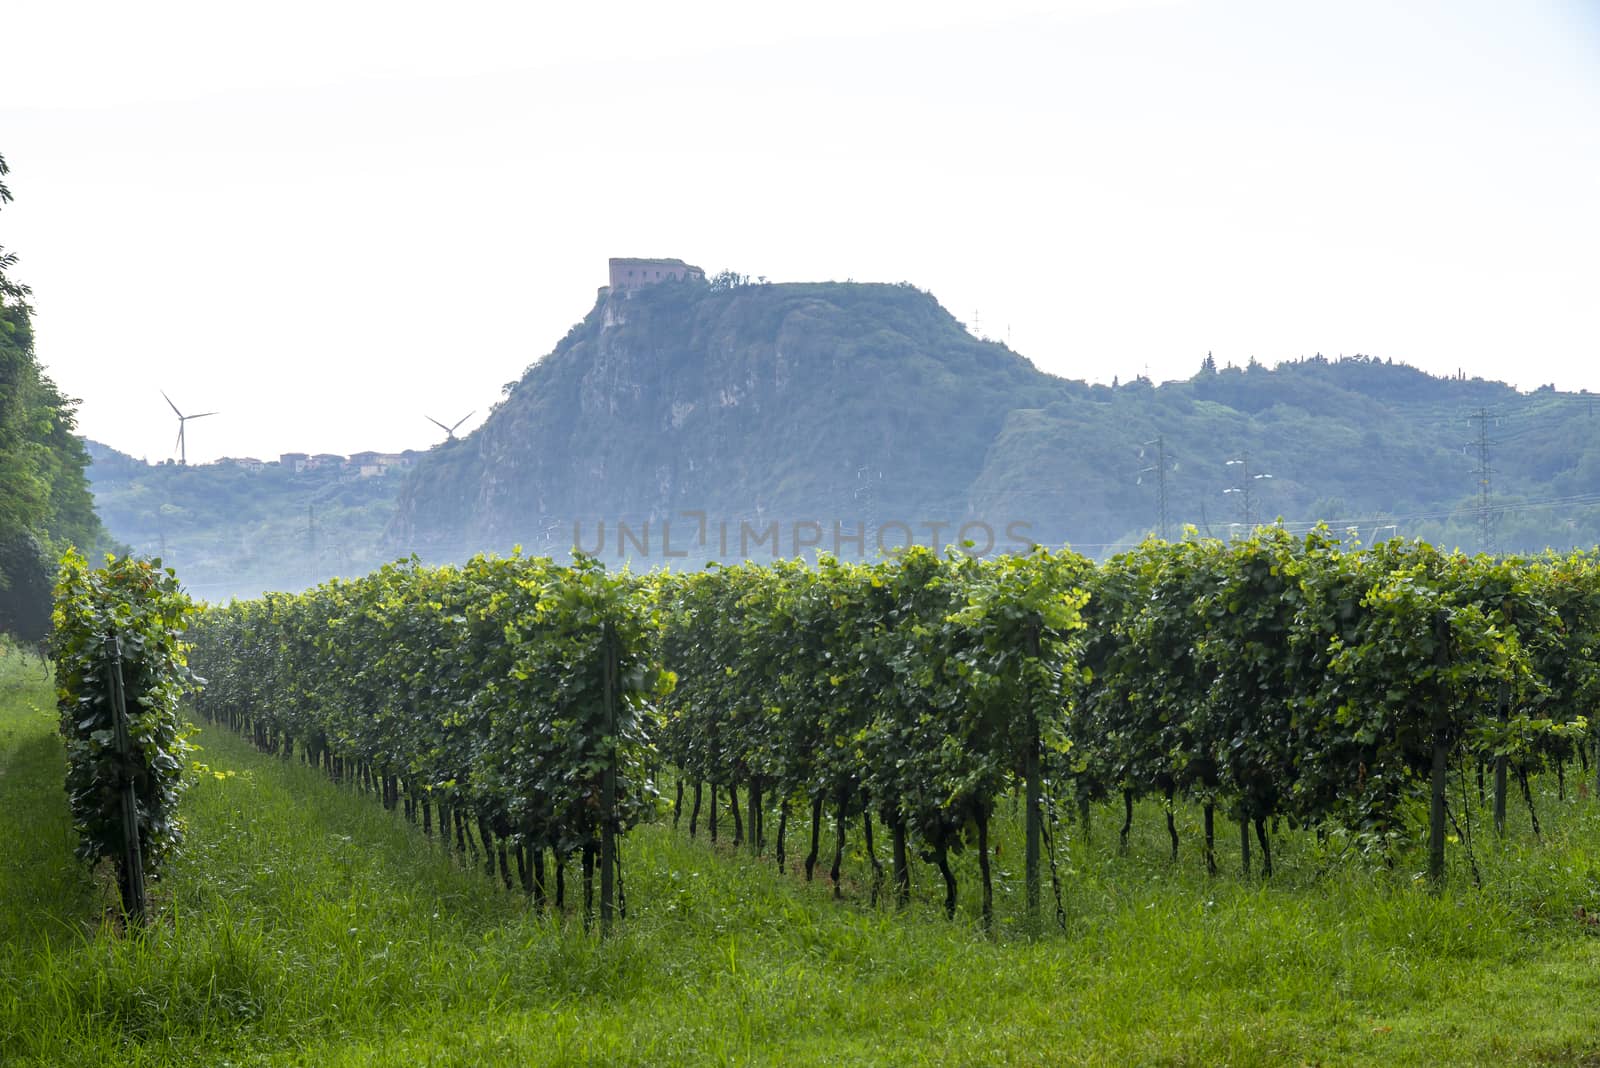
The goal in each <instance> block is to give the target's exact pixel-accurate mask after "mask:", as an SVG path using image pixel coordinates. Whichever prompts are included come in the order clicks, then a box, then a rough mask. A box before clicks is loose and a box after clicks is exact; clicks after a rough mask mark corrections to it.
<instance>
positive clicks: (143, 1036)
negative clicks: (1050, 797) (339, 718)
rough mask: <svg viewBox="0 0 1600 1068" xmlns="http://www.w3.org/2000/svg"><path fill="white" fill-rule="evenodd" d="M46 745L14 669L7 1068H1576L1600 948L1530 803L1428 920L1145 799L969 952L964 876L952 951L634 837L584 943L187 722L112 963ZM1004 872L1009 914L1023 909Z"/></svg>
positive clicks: (1582, 808) (1347, 867)
mask: <svg viewBox="0 0 1600 1068" xmlns="http://www.w3.org/2000/svg"><path fill="white" fill-rule="evenodd" d="M53 728H54V722H53V713H52V710H51V695H50V692H49V689H48V683H47V680H46V679H45V676H44V674H43V671H42V669H41V667H40V665H39V664H38V662H37V661H29V662H26V663H24V662H21V660H20V658H19V657H17V656H16V655H15V654H9V655H0V1064H3V1065H5V1066H6V1068H12V1066H20V1065H78V1064H82V1065H107V1064H130V1065H166V1064H171V1065H202V1064H203V1065H257V1064H285V1065H318V1066H322V1065H367V1064H396V1065H477V1064H500V1063H504V1064H538V1065H540V1066H549V1065H560V1064H577V1063H589V1062H600V1063H607V1064H641V1065H643V1064H648V1065H660V1064H696V1065H700V1064H719V1063H739V1064H745V1063H782V1064H884V1065H904V1064H919V1063H937V1064H975V1065H976V1064H983V1065H989V1064H1018V1065H1023V1064H1115V1065H1124V1064H1172V1065H1182V1064H1194V1065H1217V1064H1384V1065H1389V1064H1495V1065H1501V1064H1508V1063H1529V1064H1600V1008H1597V1006H1600V937H1597V936H1596V933H1595V932H1596V928H1594V927H1591V926H1590V925H1588V924H1586V923H1584V922H1581V921H1580V920H1579V919H1577V918H1576V917H1575V912H1576V910H1577V909H1579V908H1580V907H1581V908H1585V909H1589V910H1593V911H1600V863H1597V861H1596V858H1597V857H1600V807H1597V806H1596V805H1595V803H1594V802H1593V801H1591V800H1587V799H1584V800H1577V799H1574V800H1571V801H1569V802H1566V803H1561V802H1558V801H1556V800H1555V798H1554V796H1553V795H1552V796H1549V797H1544V798H1542V811H1541V816H1542V818H1543V820H1544V822H1545V824H1546V835H1545V842H1544V844H1543V845H1536V844H1534V843H1532V842H1531V841H1530V840H1525V839H1524V838H1523V837H1520V835H1521V834H1522V833H1523V832H1525V828H1526V823H1527V820H1526V812H1525V810H1523V809H1521V808H1520V806H1519V807H1518V808H1516V809H1515V810H1514V820H1513V822H1514V823H1516V824H1517V827H1516V831H1517V832H1518V836H1514V837H1513V840H1512V841H1511V842H1510V843H1509V844H1508V845H1507V846H1505V847H1503V848H1501V847H1491V846H1490V845H1489V844H1488V842H1487V841H1486V840H1480V841H1479V843H1478V853H1479V862H1480V864H1481V866H1482V868H1483V874H1484V881H1485V886H1484V889H1482V890H1474V889H1472V888H1471V885H1470V880H1469V879H1468V877H1467V873H1466V872H1465V871H1464V870H1453V871H1452V876H1451V885H1450V888H1449V889H1448V890H1446V891H1445V892H1444V893H1442V894H1440V895H1437V896H1434V895H1430V894H1428V893H1427V892H1425V891H1424V889H1423V888H1422V886H1421V885H1420V884H1419V883H1418V881H1417V880H1416V878H1415V875H1416V871H1415V869H1416V868H1418V867H1419V866H1420V858H1406V859H1407V861H1408V862H1410V863H1409V864H1408V863H1402V864H1401V865H1399V866H1398V867H1397V868H1396V869H1395V870H1393V871H1388V870H1378V871H1373V870H1370V869H1369V868H1368V867H1366V866H1364V865H1363V864H1361V863H1360V862H1359V861H1358V860H1357V859H1355V858H1351V857H1330V856H1325V855H1322V854H1320V853H1318V852H1317V850H1316V847H1315V844H1314V842H1313V841H1312V840H1311V839H1310V837H1309V836H1302V835H1298V834H1289V833H1285V834H1284V835H1283V836H1282V839H1281V841H1280V842H1279V843H1277V845H1278V853H1279V856H1278V857H1277V860H1278V863H1279V874H1278V875H1276V876H1275V877H1274V878H1273V879H1272V880H1271V882H1270V883H1268V884H1265V885H1263V884H1262V883H1261V882H1260V881H1259V880H1255V881H1245V880H1242V879H1240V878H1239V877H1237V876H1236V875H1232V874H1225V875H1223V876H1220V877H1217V878H1215V879H1212V878H1208V877H1207V876H1206V875H1205V874H1204V873H1203V871H1202V870H1201V868H1200V864H1199V862H1198V857H1197V855H1196V852H1195V848H1194V843H1195V841H1196V835H1195V827H1194V824H1195V823H1196V822H1197V819H1196V815H1195V814H1194V813H1191V812H1187V811H1185V812H1184V813H1182V814H1181V816H1182V819H1181V824H1180V829H1181V830H1182V831H1183V834H1184V856H1183V858H1182V859H1181V860H1180V863H1179V864H1178V866H1177V867H1176V868H1173V867H1172V866H1170V865H1169V864H1168V863H1167V862H1166V860H1165V850H1166V835H1165V828H1164V827H1163V826H1162V825H1161V820H1160V816H1159V814H1158V811H1157V810H1156V809H1155V808H1153V807H1150V808H1148V809H1146V808H1141V810H1140V811H1139V814H1138V824H1137V827H1136V833H1135V838H1134V842H1133V846H1132V848H1131V849H1130V851H1129V853H1128V855H1126V856H1118V855H1117V852H1116V849H1115V834H1114V825H1113V823H1114V821H1113V819H1112V816H1111V813H1110V812H1109V811H1106V812H1102V813H1099V814H1098V815H1097V819H1098V821H1099V822H1098V824H1097V826H1096V828H1095V830H1096V832H1097V835H1096V837H1095V839H1094V841H1093V842H1092V843H1091V844H1087V845H1086V844H1085V843H1084V842H1083V841H1081V840H1077V839H1075V840H1073V841H1072V842H1070V843H1068V844H1067V845H1066V847H1065V848H1066V851H1067V856H1066V858H1065V865H1066V868H1067V870H1066V872H1065V873H1064V874H1065V882H1064V885H1065V906H1066V911H1067V914H1068V916H1069V924H1068V930H1067V931H1066V932H1065V933H1063V932H1060V931H1052V933H1050V934H1049V935H1046V936H1043V937H1041V938H1038V939H1036V940H1034V939H1029V938H1027V937H1025V936H1024V935H1023V933H1022V932H1020V931H1018V930H1016V929H1015V928H1013V927H1010V926H1008V925H1006V924H1005V923H1002V926H1001V929H1000V931H999V932H998V934H997V936H996V937H995V938H994V939H992V940H991V939H989V938H987V937H985V936H984V935H983V934H982V933H981V932H980V931H979V930H978V929H977V927H976V925H975V923H974V920H973V916H974V913H975V910H976V891H977V885H976V878H975V874H974V872H973V871H972V870H971V869H970V867H968V868H963V869H962V870H961V871H960V875H961V876H962V882H963V887H962V890H963V897H962V916H961V918H959V919H958V920H957V921H956V922H955V923H950V922H947V921H946V920H945V919H944V918H943V916H942V914H941V913H940V911H939V908H938V903H937V891H938V888H937V887H936V886H935V885H934V884H935V883H936V882H937V879H936V877H935V876H934V875H933V873H932V869H930V868H926V867H920V868H918V869H917V870H916V871H915V873H914V877H915V879H916V884H917V885H916V890H917V893H916V901H915V902H914V904H913V905H912V907H911V908H910V909H909V910H908V912H907V913H905V914H903V915H902V914H896V913H894V912H893V911H892V910H890V909H887V908H884V909H877V908H871V907H869V906H868V905H867V904H866V902H865V899H864V893H863V892H862V891H861V889H860V888H861V887H862V885H863V884H864V880H865V861H864V859H863V858H861V857H859V856H854V857H852V858H851V860H850V871H849V873H848V874H849V876H850V880H849V881H848V883H847V887H846V890H847V893H846V900H845V901H844V902H842V903H838V902H834V901H832V900H831V899H830V891H829V888H828V886H827V885H826V884H825V883H818V884H816V885H811V886H808V885H806V884H805V883H804V882H803V881H802V880H800V879H798V878H796V877H792V876H788V877H786V876H779V875H778V874H777V873H776V871H775V869H774V868H773V867H772V865H771V864H770V863H766V862H757V861H754V860H752V859H749V858H747V857H744V856H734V855H731V854H730V853H729V852H728V851H727V849H726V846H725V844H724V847H723V848H722V849H721V850H720V851H715V852H714V851H713V850H712V849H710V848H709V846H708V845H707V843H705V841H704V840H703V836H702V840H700V841H697V842H693V843H691V842H688V841H686V840H685V838H684V836H683V835H681V834H674V833H673V832H672V831H671V830H670V828H668V827H650V828H645V829H643V830H642V831H639V832H637V833H635V834H634V835H632V836H630V838H629V840H628V852H627V854H626V859H627V864H628V867H627V873H628V899H629V905H630V913H629V917H628V920H627V922H626V925H625V927H624V930H623V933H622V934H621V935H620V936H619V937H617V938H615V939H613V940H611V941H610V942H608V943H607V944H604V945H602V944H600V943H599V942H598V941H597V940H595V939H593V938H591V937H588V936H586V935H585V934H584V933H583V931H582V928H581V925H579V924H578V923H577V922H576V921H575V920H574V919H573V918H571V917H568V918H567V919H566V920H560V919H551V918H547V917H540V916H536V915H533V914H531V913H530V911H529V910H528V908H527V906H526V905H525V903H524V901H523V898H522V896H521V895H520V894H518V893H507V892H505V891H504V890H503V889H500V888H499V886H498V884H496V883H492V882H491V881H490V880H488V879H486V878H484V877H483V876H482V875H481V874H480V873H478V872H476V871H464V870H461V869H460V868H459V867H458V866H456V865H454V864H452V863H451V862H450V861H448V860H446V859H445V858H444V857H442V856H441V854H440V852H439V851H438V849H437V847H436V846H432V845H430V843H429V842H427V841H426V840H425V839H424V838H423V837H422V836H421V835H420V834H419V833H417V832H415V831H414V830H412V829H411V828H409V827H408V826H406V825H405V824H404V823H403V821H401V820H400V819H399V818H398V817H395V816H391V815H390V814H388V813H385V812H383V811H382V809H381V808H380V807H379V806H378V805H377V804H376V803H375V802H374V801H372V800H370V799H368V798H364V797H359V796H354V795H352V794H350V793H349V792H347V791H345V790H342V789H340V788H337V787H334V786H332V785H330V784H328V783H327V782H325V781H323V780H322V779H320V778H319V777H317V776H316V775H315V774H313V773H312V772H310V771H309V770H307V769H305V768H303V767H300V766H298V765H293V764H285V763H283V762H281V761H277V760H274V759H271V758H267V757H263V756H260V755H258V754H256V753H255V752H254V751H253V750H250V749H249V748H248V747H246V746H245V745H244V744H242V743H241V742H240V741H238V740H237V739H235V738H233V737H231V736H228V735H227V734H226V733H224V732H220V731H216V730H211V731H207V732H206V733H205V735H204V736H203V738H202V742H203V744H204V746H205V752H204V754H203V758H204V759H205V761H206V762H207V763H208V764H209V765H210V766H211V767H212V768H213V769H215V770H217V771H225V772H227V771H231V772H233V774H232V775H231V776H228V777H224V778H221V779H218V778H216V777H214V776H207V777H205V778H203V779H202V780H201V782H200V783H199V785H198V786H196V787H195V789H194V790H193V791H192V792H191V794H190V795H189V798H188V800H187V802H186V804H187V811H188V818H189V821H190V840H189V847H188V851H187V853H186V854H185V856H184V857H183V858H182V860H180V861H179V862H177V863H175V864H174V866H173V867H172V868H171V869H170V871H169V873H168V876H167V877H166V878H165V879H164V880H163V881H162V883H161V884H160V886H159V888H158V890H157V892H156V897H157V900H158V901H159V902H160V905H161V908H162V910H163V915H164V919H163V921H162V922H161V923H159V924H158V925H157V926H156V927H155V928H154V929H153V930H151V931H150V932H149V933H148V934H146V935H145V936H144V937H142V938H127V937H123V936H121V935H119V934H118V933H117V930H116V925H115V924H114V923H112V922H110V919H109V918H108V917H109V915H110V914H109V913H108V905H109V903H110V902H111V901H112V899H113V896H114V893H113V891H112V889H111V887H110V885H109V883H108V882H107V880H105V879H104V878H101V879H100V880H98V881H96V880H92V879H91V878H90V876H89V873H87V872H86V871H85V870H84V869H83V868H82V866H81V865H79V864H78V863H77V862H76V861H74V860H73V857H72V847H73V839H72V835H71V830H70V826H69V824H68V821H67V816H66V806H65V800H64V797H63V794H62V790H61V781H62V764H61V748H60V745H59V743H58V742H57V741H56V739H55V736H54V734H53ZM1475 818H1481V814H1478V813H1475ZM1229 826H1231V825H1229ZM797 838H798V836H797ZM1223 838H1224V840H1225V841H1226V842H1227V843H1228V845H1229V846H1230V847H1232V848H1228V849H1226V850H1225V852H1224V855H1223V859H1224V862H1225V864H1226V865H1228V866H1233V865H1236V863H1237V859H1236V854H1235V853H1234V851H1233V850H1234V849H1235V848H1236V846H1234V845H1233V843H1234V841H1235V839H1234V837H1233V836H1232V835H1230V834H1224V835H1223ZM1013 844H1014V838H1010V839H1005V840H1003V842H1002V854H1001V864H1000V868H1001V870H1002V873H1003V876H1004V877H1003V880H1002V884H1001V886H1000V888H999V892H998V894H997V902H996V904H997V910H998V911H999V913H1000V915H1001V917H1002V918H1003V919H1005V918H1008V917H1012V918H1014V917H1015V916H1016V915H1017V913H1018V912H1019V910H1020V898H1021V888H1020V885H1019V883H1020V880H1019V878H1018V877H1017V876H1018V875H1019V873H1018V872H1013V871H1011V870H1010V866H1011V862H1012V860H1013V859H1014V858H1013V854H1014V853H1019V852H1020V851H1019V850H1014V849H1013V848H1012V847H1013ZM791 849H792V850H794V849H796V847H795V846H791ZM880 849H882V844H881V843H880ZM1455 852H1456V853H1458V854H1459V853H1460V852H1461V850H1459V848H1458V849H1457V850H1456V851H1455ZM1016 859H1017V860H1018V861H1020V857H1017V858H1016ZM1457 860H1458V861H1459V858H1457ZM967 863H968V864H969V865H970V860H969V861H968V862H967ZM1019 866H1020V865H1019Z"/></svg>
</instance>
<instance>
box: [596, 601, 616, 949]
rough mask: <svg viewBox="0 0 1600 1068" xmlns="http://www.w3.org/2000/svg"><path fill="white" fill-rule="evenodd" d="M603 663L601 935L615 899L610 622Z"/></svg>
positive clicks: (613, 673)
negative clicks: (603, 747)
mask: <svg viewBox="0 0 1600 1068" xmlns="http://www.w3.org/2000/svg"><path fill="white" fill-rule="evenodd" d="M601 656H602V657H603V658H604V660H605V664H604V675H605V684H604V690H605V692H604V701H605V709H604V727H603V728H602V732H603V742H602V744H603V745H604V746H605V770H604V771H602V772H601V775H600V937H602V938H605V937H608V936H609V935H610V934H611V918H612V909H613V905H614V903H615V901H616V883H615V879H616V870H617V837H616V827H617V750H618V748H619V747H618V745H617V682H618V679H617V676H618V673H619V671H618V664H617V660H618V655H617V636H616V632H615V631H614V630H613V629H612V627H611V624H610V623H607V624H605V630H604V636H603V638H602V640H601Z"/></svg>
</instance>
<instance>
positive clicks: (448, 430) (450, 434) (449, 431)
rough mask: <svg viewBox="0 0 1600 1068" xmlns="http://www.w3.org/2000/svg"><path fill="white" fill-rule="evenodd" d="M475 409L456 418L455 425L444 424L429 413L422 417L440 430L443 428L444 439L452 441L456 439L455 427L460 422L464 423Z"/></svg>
mask: <svg viewBox="0 0 1600 1068" xmlns="http://www.w3.org/2000/svg"><path fill="white" fill-rule="evenodd" d="M475 411H476V409H474V410H473V411H472V412H468V413H467V414H466V415H463V416H462V417H461V418H460V419H457V420H456V422H455V426H445V425H444V424H443V423H441V422H439V420H437V419H435V418H434V417H433V416H431V415H425V416H423V417H422V418H424V419H426V420H427V421H428V422H430V423H432V424H433V425H434V426H436V427H438V428H439V429H440V430H443V431H444V432H445V434H446V435H447V436H446V437H445V439H444V440H446V441H454V440H456V427H457V426H460V425H461V424H462V423H465V422H466V421H467V420H468V419H471V418H472V416H473V414H474V412H475Z"/></svg>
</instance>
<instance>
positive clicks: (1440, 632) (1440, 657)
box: [1428, 610, 1450, 888]
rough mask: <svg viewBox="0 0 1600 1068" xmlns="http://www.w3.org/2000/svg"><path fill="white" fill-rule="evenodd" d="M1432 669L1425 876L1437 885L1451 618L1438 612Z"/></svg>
mask: <svg viewBox="0 0 1600 1068" xmlns="http://www.w3.org/2000/svg"><path fill="white" fill-rule="evenodd" d="M1433 632H1434V651H1433V662H1434V668H1435V670H1436V671H1437V672H1438V673H1439V692H1438V695H1437V696H1436V697H1435V699H1434V702H1435V703H1434V707H1433V724H1432V726H1433V768H1432V775H1431V781H1430V783H1429V785H1430V787H1431V797H1430V799H1429V805H1428V879H1429V881H1430V882H1432V883H1433V885H1434V887H1435V888H1437V887H1438V886H1440V885H1441V884H1442V883H1443V882H1444V825H1445V818H1446V817H1445V786H1446V783H1447V781H1448V780H1447V771H1448V764H1449V757H1450V752H1449V743H1448V738H1447V732H1448V728H1449V718H1450V706H1449V700H1450V698H1449V690H1448V688H1447V680H1446V679H1445V672H1446V671H1447V670H1448V669H1449V666H1450V617H1449V616H1448V615H1447V614H1446V613H1445V612H1444V611H1442V610H1441V611H1439V612H1437V613H1435V614H1434V617H1433Z"/></svg>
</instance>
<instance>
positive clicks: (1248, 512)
mask: <svg viewBox="0 0 1600 1068" xmlns="http://www.w3.org/2000/svg"><path fill="white" fill-rule="evenodd" d="M1224 466H1226V467H1236V468H1238V475H1239V484H1238V485H1237V486H1231V487H1229V488H1228V489H1225V490H1223V491H1222V492H1223V493H1224V494H1228V493H1232V494H1236V495H1237V496H1236V497H1235V498H1234V501H1235V503H1236V504H1237V505H1238V508H1239V522H1240V524H1241V525H1242V526H1243V527H1244V529H1245V533H1246V534H1248V533H1249V532H1250V531H1252V530H1254V529H1255V528H1256V488H1255V487H1256V483H1257V482H1259V481H1261V480H1262V479H1264V478H1271V477H1272V476H1271V475H1267V474H1251V473H1250V454H1249V453H1247V452H1245V453H1240V454H1239V456H1238V458H1237V459H1233V460H1229V461H1228V462H1227V463H1226V464H1225V465H1224Z"/></svg>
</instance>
